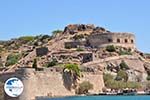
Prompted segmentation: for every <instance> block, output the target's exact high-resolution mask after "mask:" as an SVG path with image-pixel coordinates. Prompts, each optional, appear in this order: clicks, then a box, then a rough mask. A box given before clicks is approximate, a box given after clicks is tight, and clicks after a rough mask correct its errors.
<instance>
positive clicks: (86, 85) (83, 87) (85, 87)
mask: <svg viewBox="0 0 150 100" xmlns="http://www.w3.org/2000/svg"><path fill="white" fill-rule="evenodd" d="M91 89H93V84H91V83H90V82H89V81H84V82H82V83H81V84H79V88H78V89H77V91H76V93H77V94H86V93H88V91H89V90H91Z"/></svg>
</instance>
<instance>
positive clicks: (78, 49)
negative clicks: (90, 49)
mask: <svg viewBox="0 0 150 100" xmlns="http://www.w3.org/2000/svg"><path fill="white" fill-rule="evenodd" d="M76 51H84V49H82V48H77V49H76Z"/></svg>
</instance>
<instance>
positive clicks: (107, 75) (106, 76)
mask: <svg viewBox="0 0 150 100" xmlns="http://www.w3.org/2000/svg"><path fill="white" fill-rule="evenodd" d="M103 79H104V82H107V81H109V80H113V76H112V75H111V74H104V75H103Z"/></svg>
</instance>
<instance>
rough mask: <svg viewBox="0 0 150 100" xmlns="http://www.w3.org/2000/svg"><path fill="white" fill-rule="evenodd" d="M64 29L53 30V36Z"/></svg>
mask: <svg viewBox="0 0 150 100" xmlns="http://www.w3.org/2000/svg"><path fill="white" fill-rule="evenodd" d="M62 32H63V31H62V30H59V29H58V30H54V31H52V37H55V36H56V35H57V34H58V33H62Z"/></svg>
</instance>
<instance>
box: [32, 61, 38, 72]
mask: <svg viewBox="0 0 150 100" xmlns="http://www.w3.org/2000/svg"><path fill="white" fill-rule="evenodd" d="M32 68H35V69H36V70H37V59H34V61H33V65H32Z"/></svg>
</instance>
